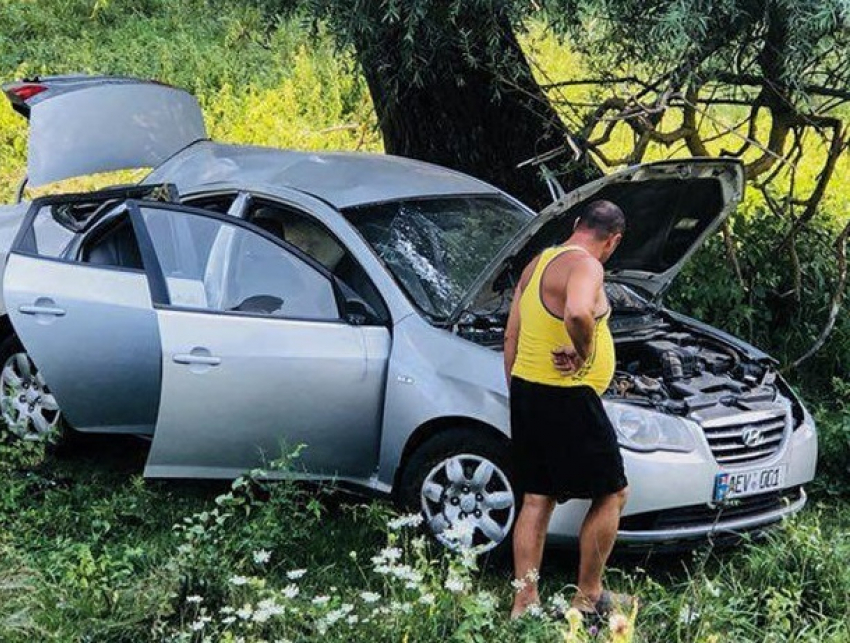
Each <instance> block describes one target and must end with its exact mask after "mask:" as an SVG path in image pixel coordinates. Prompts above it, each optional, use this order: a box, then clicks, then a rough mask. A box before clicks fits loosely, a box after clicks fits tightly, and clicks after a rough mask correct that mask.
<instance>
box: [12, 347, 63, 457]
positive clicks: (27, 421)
mask: <svg viewBox="0 0 850 643" xmlns="http://www.w3.org/2000/svg"><path fill="white" fill-rule="evenodd" d="M0 368H2V371H0V416H2V419H3V422H4V423H5V424H6V427H7V428H8V429H9V431H10V432H11V433H12V434H13V435H15V436H17V437H18V438H21V439H22V440H30V441H38V442H45V443H48V444H58V443H59V442H60V441H61V439H62V436H63V433H64V431H63V422H62V413H61V411H60V410H59V405H58V403H57V402H56V398H55V397H54V396H53V394H52V393H51V392H50V388H49V387H48V386H47V383H46V382H45V381H44V378H43V377H42V375H41V372H40V371H39V370H38V368H37V367H36V366H35V364H34V363H33V361H32V359H31V358H30V356H29V354H28V353H27V352H26V350H25V349H24V347H23V346H22V345H21V343H20V342H19V341H18V339H17V338H16V337H9V338H7V339H6V340H5V341H4V342H3V343H2V344H0Z"/></svg>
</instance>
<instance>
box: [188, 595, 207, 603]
mask: <svg viewBox="0 0 850 643" xmlns="http://www.w3.org/2000/svg"><path fill="white" fill-rule="evenodd" d="M202 600H204V597H203V596H198V595H197V594H192V596H187V597H186V602H187V603H200V602H201V601H202Z"/></svg>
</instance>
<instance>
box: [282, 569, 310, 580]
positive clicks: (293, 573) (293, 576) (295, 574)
mask: <svg viewBox="0 0 850 643" xmlns="http://www.w3.org/2000/svg"><path fill="white" fill-rule="evenodd" d="M306 573H307V570H306V569H293V570H290V571H288V572H286V577H287V578H288V579H289V580H298V579H299V578H302V577H303V576H304V574H306Z"/></svg>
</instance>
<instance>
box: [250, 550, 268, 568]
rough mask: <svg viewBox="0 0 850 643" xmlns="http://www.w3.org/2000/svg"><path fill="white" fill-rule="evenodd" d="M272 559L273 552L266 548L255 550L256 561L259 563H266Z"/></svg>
mask: <svg viewBox="0 0 850 643" xmlns="http://www.w3.org/2000/svg"><path fill="white" fill-rule="evenodd" d="M271 559H272V553H271V552H270V551H266V550H265V549H260V550H258V551H255V552H254V563H256V564H257V565H265V564H266V563H267V562H269V561H270V560H271Z"/></svg>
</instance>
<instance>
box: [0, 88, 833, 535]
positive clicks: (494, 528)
mask: <svg viewBox="0 0 850 643" xmlns="http://www.w3.org/2000/svg"><path fill="white" fill-rule="evenodd" d="M4 89H5V92H6V94H7V96H9V97H10V98H11V100H12V102H13V105H14V106H15V108H16V109H17V110H18V111H19V112H21V113H22V114H23V115H24V116H27V117H28V118H29V119H30V141H29V165H28V180H29V182H30V184H31V185H40V184H44V183H47V182H50V181H55V180H58V179H64V178H67V177H70V176H77V175H81V174H88V173H92V172H99V171H105V170H115V169H119V168H125V167H134V166H135V167H138V166H154V167H155V170H154V171H153V172H152V173H151V174H150V175H149V176H148V177H147V178H146V179H145V180H144V181H143V182H142V184H140V185H137V186H130V187H118V188H114V189H110V190H105V191H100V192H93V193H87V194H78V195H70V196H69V195H65V196H59V197H46V198H40V199H35V200H34V201H33V202H32V203H25V202H21V203H18V204H16V205H13V206H11V207H9V208H5V209H4V211H3V213H2V215H0V238H2V244H0V248H2V252H3V256H2V260H3V263H4V266H5V269H4V273H3V306H2V317H0V331H2V333H3V335H2V337H3V343H2V348H0V365H1V366H2V369H3V370H2V398H1V399H0V405H2V413H3V417H4V419H5V421H6V423H7V425H8V426H9V427H10V428H11V430H12V431H14V432H15V433H18V434H19V435H21V436H23V437H25V438H32V437H39V436H44V435H52V434H55V433H56V432H57V431H58V430H59V429H60V428H61V427H63V426H65V427H66V430H70V427H72V428H73V430H74V431H80V432H98V433H130V434H134V435H138V436H144V437H145V438H147V439H149V440H150V441H151V445H150V452H149V455H148V459H147V464H146V467H145V475H146V476H150V477H180V478H187V477H194V478H233V477H235V476H238V475H240V474H241V473H243V472H244V471H246V470H248V469H251V468H254V467H257V466H261V465H263V464H265V463H268V462H270V461H273V460H275V459H276V458H278V457H280V455H281V454H282V453H284V452H286V451H287V450H289V449H291V448H293V447H295V446H297V445H305V448H304V450H303V451H302V453H301V456H300V458H298V460H297V461H296V462H297V466H298V467H299V471H300V474H301V475H303V476H305V477H308V478H317V479H332V480H336V481H340V482H344V483H350V484H353V485H356V486H358V487H361V488H367V489H370V490H373V491H376V492H379V493H381V494H386V495H387V496H391V497H393V498H394V499H396V500H397V501H398V502H399V503H401V504H402V505H405V506H410V507H415V508H417V509H421V511H422V512H423V514H424V516H425V517H426V520H427V524H428V526H429V527H430V529H431V530H432V532H433V533H434V534H435V535H436V537H437V538H438V539H440V538H443V539H444V540H445V536H444V534H445V533H446V530H447V529H449V528H450V527H453V526H456V525H459V524H462V525H466V526H468V527H470V528H469V529H464V530H459V531H461V532H462V533H463V534H465V536H464V537H465V538H466V543H467V544H473V545H477V546H480V547H481V548H483V549H487V548H492V547H495V546H497V545H498V544H499V543H501V542H503V541H504V540H505V539H506V538H507V536H508V534H509V532H510V529H511V526H512V524H513V521H514V519H515V516H516V512H517V503H518V490H517V488H516V486H515V484H514V481H513V473H512V468H511V457H510V426H509V417H508V416H509V414H508V399H507V389H506V385H505V381H504V376H503V374H502V354H501V346H502V336H503V330H504V323H505V319H506V313H507V311H508V308H509V305H510V298H511V294H512V290H513V286H514V284H515V283H516V279H517V276H518V274H519V272H520V270H521V269H522V267H523V266H524V265H525V263H526V262H527V261H528V260H529V259H530V258H531V257H532V256H533V255H534V254H535V253H537V252H539V251H540V250H541V249H542V248H543V247H545V246H547V245H551V244H554V243H557V242H559V241H560V240H562V239H563V238H564V236H565V235H566V234H567V231H569V230H570V228H571V223H572V221H573V220H574V217H575V216H576V213H577V212H578V211H579V210H580V209H581V207H582V204H583V203H585V202H587V201H588V200H590V199H597V198H606V199H611V200H613V201H615V202H617V203H618V204H619V205H620V206H621V207H622V209H623V210H624V211H625V213H626V215H627V219H628V221H627V226H628V229H627V233H626V236H625V240H624V242H623V244H622V246H621V248H620V249H619V250H618V251H617V253H616V254H615V255H614V257H613V258H612V259H611V261H610V263H609V265H608V266H607V268H608V275H607V280H608V284H607V290H608V296H609V298H610V300H611V303H612V306H613V309H614V316H613V319H612V330H613V333H614V337H615V341H616V346H617V356H618V365H617V372H616V376H615V378H614V381H613V383H612V385H611V387H610V389H609V391H608V392H607V394H606V395H605V405H606V410H607V411H608V413H609V415H610V416H611V419H612V420H613V423H614V425H615V427H616V429H617V432H618V435H619V439H620V443H621V445H622V450H623V457H624V460H625V466H626V471H627V474H628V477H629V480H630V482H631V488H632V492H631V496H630V499H629V502H628V506H627V507H626V510H625V515H624V518H623V521H622V529H621V532H620V534H619V540H620V542H621V543H623V544H629V545H653V544H662V545H670V544H677V543H678V544H681V543H687V542H688V541H698V540H699V539H701V538H704V537H706V536H707V535H709V534H712V533H737V532H741V531H746V530H752V529H757V528H762V527H763V526H766V525H768V524H770V523H775V522H777V521H778V520H780V519H781V518H782V517H784V516H787V515H789V514H793V513H794V512H796V511H799V510H800V509H801V508H802V507H803V505H804V504H805V502H806V495H805V493H804V491H803V485H804V484H805V483H807V482H808V481H810V480H811V479H812V478H813V476H814V472H815V461H816V458H817V437H816V431H815V427H814V423H813V421H812V418H811V417H810V415H809V414H808V413H807V411H806V409H805V408H804V406H803V405H802V404H801V402H800V401H799V400H798V399H797V398H796V397H795V396H794V394H793V393H792V391H791V390H790V388H789V387H788V385H787V384H786V383H785V382H784V381H783V380H782V378H781V377H780V376H779V374H778V373H777V371H776V368H775V363H774V362H773V361H772V360H771V359H770V358H769V357H768V356H767V355H765V354H764V353H762V352H761V351H759V350H758V349H756V348H754V347H752V346H749V345H748V344H746V343H744V342H742V341H741V340H739V339H736V338H734V337H731V336H729V335H727V334H725V333H723V332H722V331H719V330H716V329H714V328H711V327H709V326H707V325H705V324H702V323H700V322H698V321H695V320H693V319H689V318H687V317H685V316H683V315H680V314H678V313H675V312H672V311H670V310H667V309H665V308H664V307H663V306H662V304H661V298H662V295H663V293H664V291H665V290H666V289H667V288H668V286H669V285H670V283H671V281H672V280H673V278H674V277H675V276H676V275H677V274H678V273H679V271H680V270H681V269H682V266H683V265H684V264H685V262H686V261H687V260H688V258H689V257H690V256H691V254H692V253H693V252H695V251H696V249H697V248H699V246H700V245H701V244H702V243H703V242H704V241H705V240H706V239H707V238H708V237H709V236H710V235H712V234H713V233H714V232H715V231H716V230H717V227H718V226H719V225H720V223H721V222H722V221H723V219H724V218H725V217H727V216H728V215H729V213H730V212H732V211H733V209H734V208H735V206H736V204H737V202H738V200H739V199H740V197H741V193H742V189H743V174H742V170H741V166H740V165H739V164H738V163H737V162H736V161H732V160H726V159H695V160H687V161H669V162H662V163H654V164H649V165H643V166H638V167H632V168H629V169H626V170H624V171H621V172H618V173H616V174H613V175H611V176H607V177H605V178H603V179H601V180H598V181H595V182H593V183H590V184H588V185H585V186H583V187H581V188H580V189H578V190H576V191H574V192H572V193H569V194H566V195H560V196H559V197H558V198H557V199H556V201H555V202H554V203H553V204H552V205H551V206H549V207H548V208H546V209H545V210H544V211H543V212H541V213H540V214H535V213H534V212H532V211H530V210H529V209H528V208H526V207H525V206H523V205H522V204H521V203H519V202H517V201H516V200H515V199H513V198H511V197H510V196H508V195H506V194H505V193H503V192H501V191H499V190H498V189H496V188H494V187H493V186H490V185H488V184H486V183H483V182H481V181H478V180H476V179H473V178H471V177H469V176H465V175H463V174H459V173H457V172H454V171H451V170H448V169H444V168H441V167H436V166H434V165H429V164H425V163H420V162H416V161H412V160H408V159H403V158H394V157H391V156H384V155H368V154H328V153H309V152H293V151H285V150H276V149H267V148H260V147H249V146H241V145H223V144H218V143H214V142H211V141H209V140H207V138H206V133H205V130H204V124H203V119H202V118H201V114H200V110H199V108H198V105H197V102H196V101H195V100H194V98H192V97H191V96H190V95H188V94H186V93H185V92H183V91H181V90H178V89H174V88H171V87H167V86H164V85H161V84H157V83H148V82H143V81H137V80H133V79H114V78H91V77H53V78H45V79H42V80H35V81H29V82H22V83H14V84H11V85H7V86H6V87H5V88H4ZM272 475H274V472H272ZM287 475H291V473H289V474H287ZM587 506H588V503H587V502H586V501H581V500H573V501H570V502H567V503H566V504H564V505H561V506H559V507H558V509H557V511H556V514H555V517H554V519H553V520H552V523H551V531H550V539H551V540H552V541H553V542H557V541H571V540H573V539H575V537H576V535H577V530H578V527H579V525H580V522H581V519H582V517H583V514H584V512H585V511H586V509H587ZM455 531H458V530H455Z"/></svg>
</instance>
